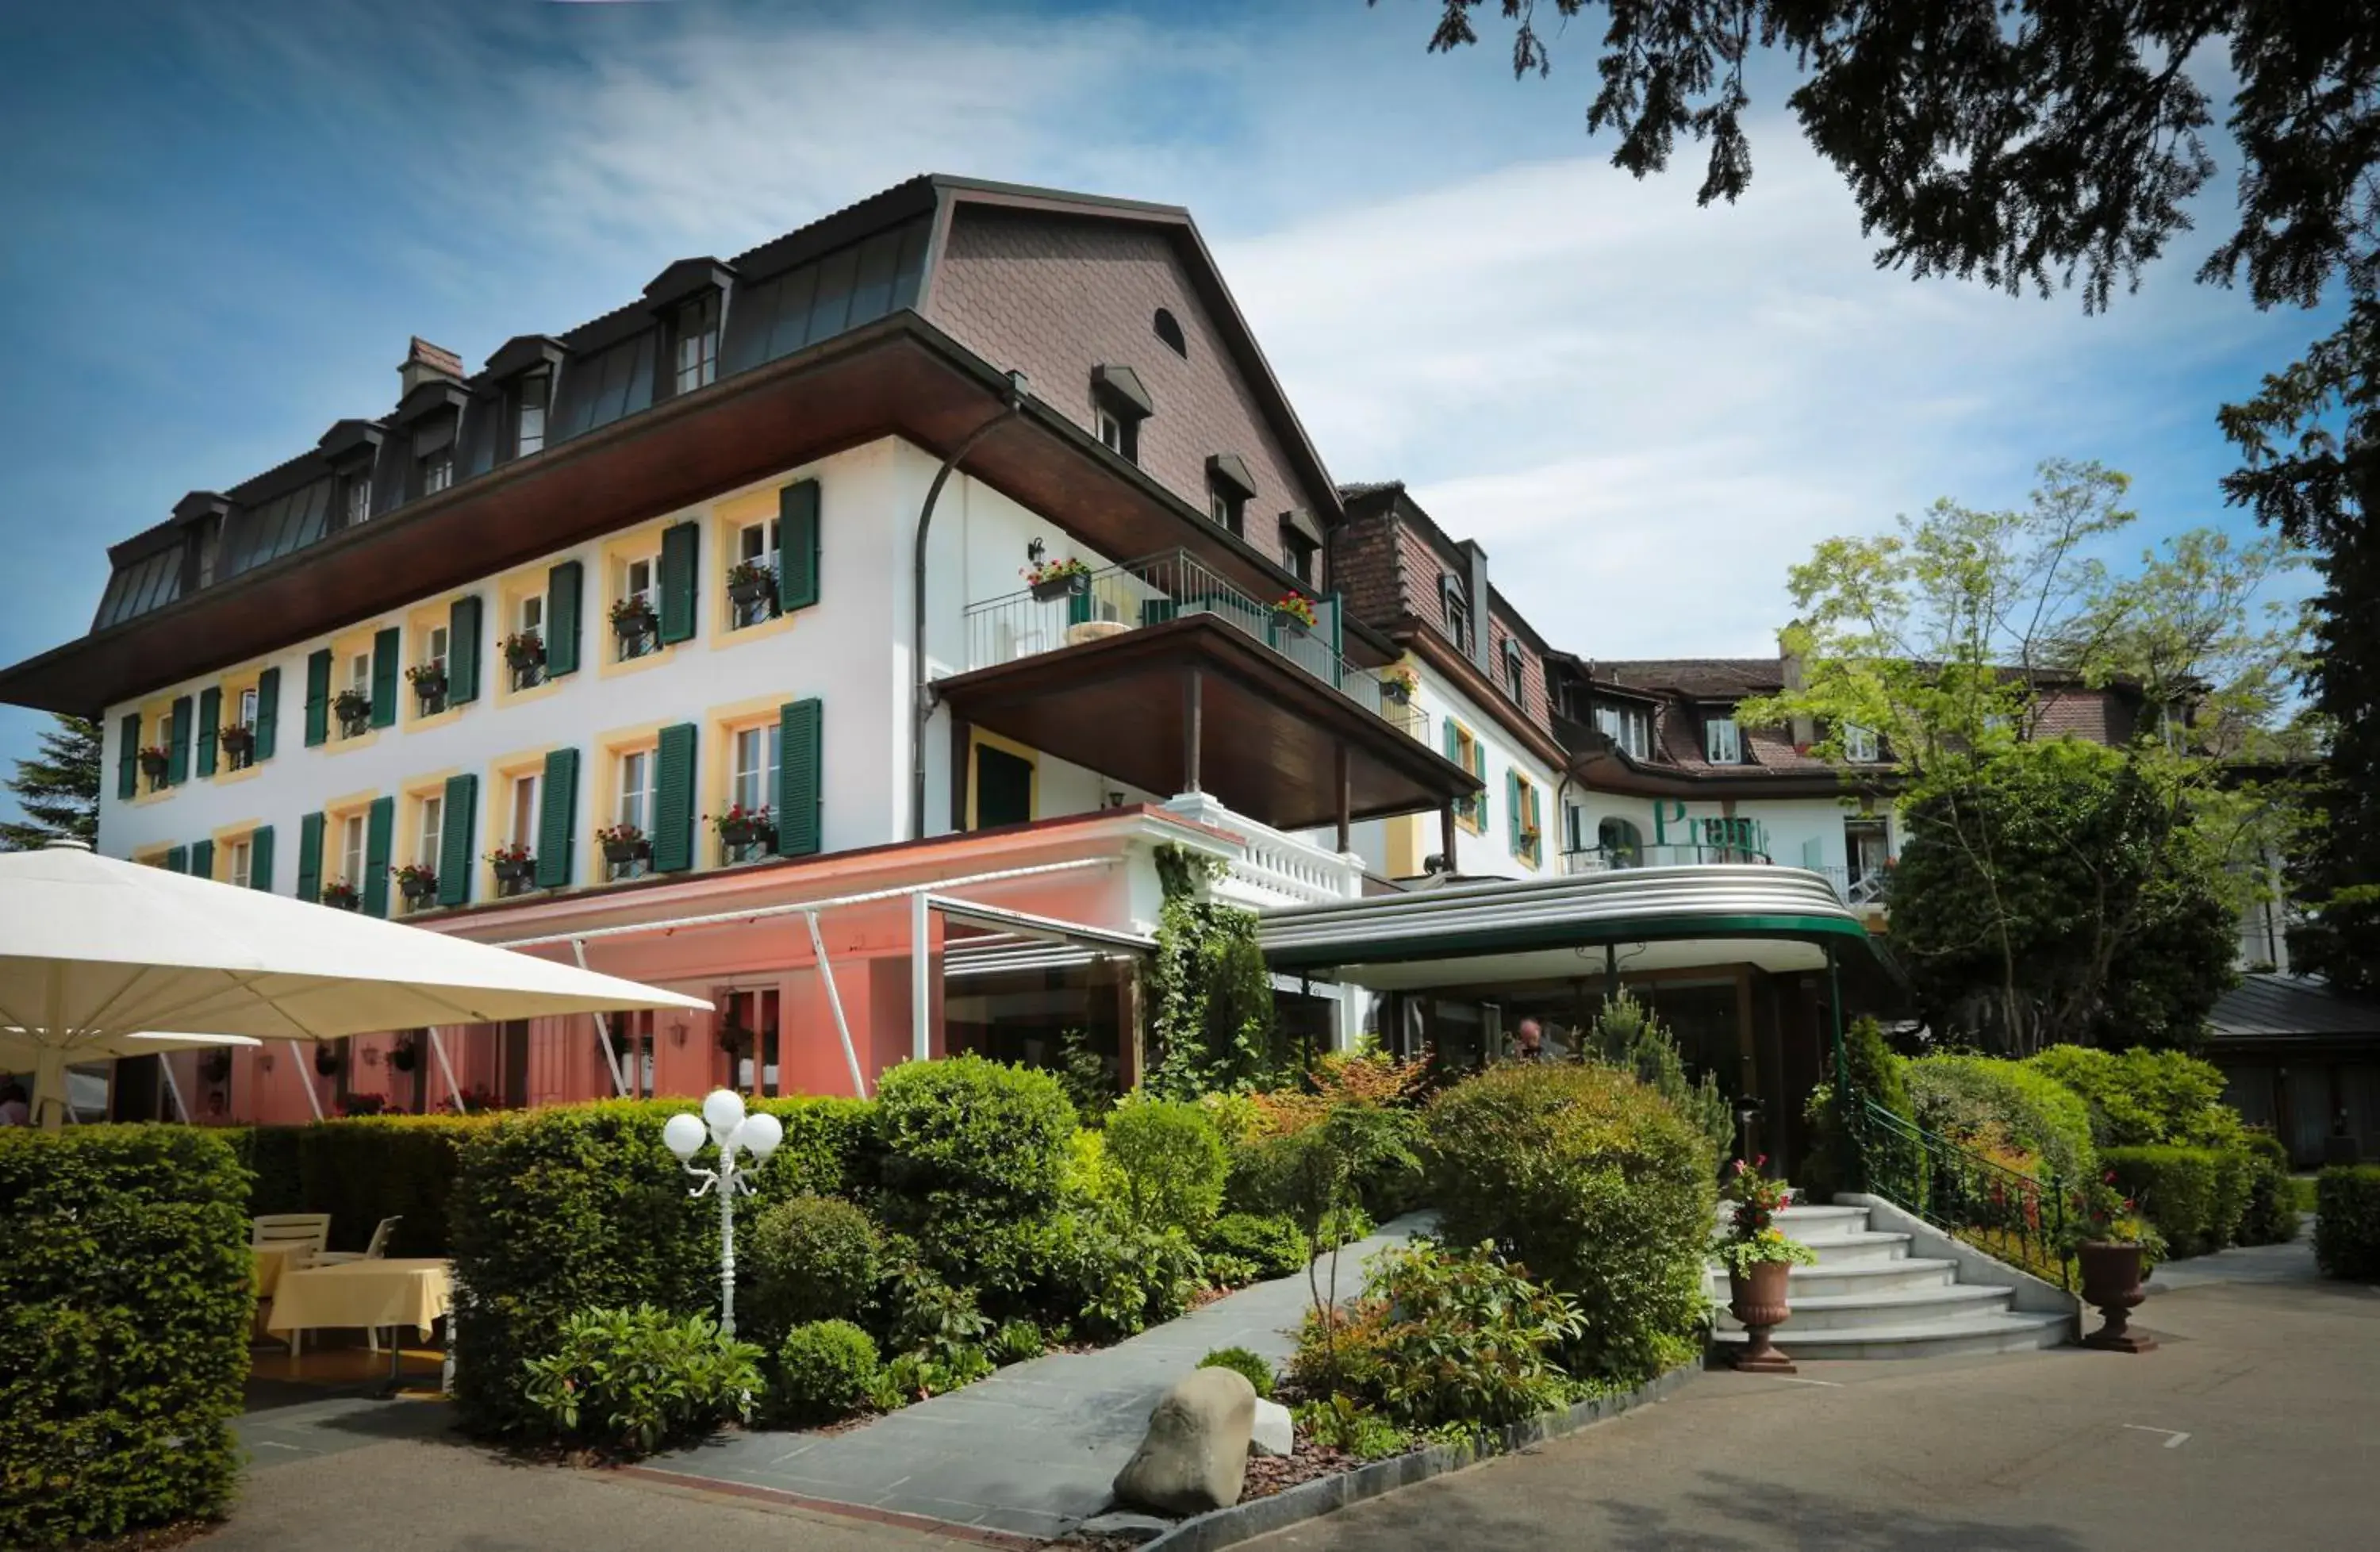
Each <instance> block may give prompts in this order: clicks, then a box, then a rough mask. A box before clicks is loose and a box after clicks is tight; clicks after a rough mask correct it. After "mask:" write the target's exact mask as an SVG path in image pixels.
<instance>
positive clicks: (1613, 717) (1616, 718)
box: [1595, 701, 1653, 760]
mask: <svg viewBox="0 0 2380 1552" xmlns="http://www.w3.org/2000/svg"><path fill="white" fill-rule="evenodd" d="M1595 730H1596V731H1597V733H1600V734H1603V735H1604V736H1605V737H1606V738H1609V739H1610V740H1611V743H1612V746H1614V747H1615V748H1617V749H1619V750H1620V752H1621V753H1622V754H1624V755H1626V756H1627V757H1628V758H1631V759H1637V760H1641V759H1644V758H1645V757H1646V756H1647V755H1648V754H1649V753H1650V752H1651V750H1652V747H1653V719H1652V718H1650V717H1648V716H1646V715H1645V709H1644V708H1643V707H1641V706H1621V705H1616V704H1614V703H1612V702H1610V701H1604V702H1601V703H1599V704H1597V707H1596V709H1595Z"/></svg>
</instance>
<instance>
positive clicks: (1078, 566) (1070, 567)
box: [1021, 555, 1091, 603]
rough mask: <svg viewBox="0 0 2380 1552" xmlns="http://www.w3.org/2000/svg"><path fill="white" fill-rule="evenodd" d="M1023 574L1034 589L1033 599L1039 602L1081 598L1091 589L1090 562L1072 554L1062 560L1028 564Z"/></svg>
mask: <svg viewBox="0 0 2380 1552" xmlns="http://www.w3.org/2000/svg"><path fill="white" fill-rule="evenodd" d="M1021 575H1022V576H1024V578H1025V585H1026V587H1027V588H1031V589H1032V590H1033V600H1034V601H1035V602H1037V603H1050V602H1052V601H1054V600H1058V599H1062V598H1080V597H1082V596H1084V595H1086V594H1087V593H1088V592H1089V591H1090V590H1091V568H1090V566H1089V564H1087V562H1083V561H1079V560H1076V559H1075V558H1074V557H1073V556H1071V555H1070V556H1068V557H1067V558H1066V559H1064V560H1062V561H1043V562H1041V563H1039V564H1036V565H1030V566H1027V567H1026V568H1025V570H1024V571H1023V573H1021Z"/></svg>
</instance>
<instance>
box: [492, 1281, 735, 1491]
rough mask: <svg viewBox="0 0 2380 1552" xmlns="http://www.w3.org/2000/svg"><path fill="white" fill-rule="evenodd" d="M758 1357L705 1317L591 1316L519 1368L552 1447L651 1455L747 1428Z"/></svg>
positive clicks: (577, 1319) (575, 1321)
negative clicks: (735, 1425) (715, 1432)
mask: <svg viewBox="0 0 2380 1552" xmlns="http://www.w3.org/2000/svg"><path fill="white" fill-rule="evenodd" d="M760 1356H761V1354H760V1350H759V1348H757V1347H755V1346H753V1345H752V1344H751V1343H749V1342H741V1341H737V1340H735V1339H734V1338H732V1337H723V1336H722V1335H720V1332H719V1326H718V1323H717V1322H716V1321H714V1320H712V1319H711V1318H710V1316H707V1315H693V1316H675V1315H672V1314H670V1313H669V1312H668V1311H666V1310H658V1309H655V1308H653V1307H652V1306H651V1305H650V1304H640V1305H638V1306H637V1307H636V1308H634V1309H592V1310H587V1311H584V1312H582V1313H580V1314H578V1315H575V1316H571V1317H570V1318H569V1319H568V1320H567V1321H565V1322H564V1323H563V1327H562V1331H561V1340H560V1341H559V1343H558V1344H557V1345H556V1347H555V1349H554V1351H553V1352H552V1353H550V1354H548V1355H546V1356H543V1357H539V1358H531V1359H529V1360H528V1362H527V1363H526V1364H524V1365H523V1367H524V1368H525V1369H526V1370H527V1373H528V1383H527V1385H526V1386H525V1387H524V1395H525V1397H526V1399H527V1400H528V1405H529V1406H530V1407H531V1408H532V1409H534V1411H535V1412H536V1413H537V1414H538V1415H539V1416H540V1417H541V1418H543V1419H544V1421H545V1423H546V1425H547V1426H548V1427H549V1428H550V1429H551V1430H552V1433H553V1437H554V1438H555V1439H556V1440H557V1441H558V1442H561V1443H565V1444H575V1445H584V1446H588V1447H591V1448H595V1449H606V1450H612V1451H615V1452H618V1453H621V1454H630V1455H649V1454H650V1453H652V1452H653V1451H654V1450H656V1449H661V1448H662V1446H663V1445H665V1444H669V1443H672V1442H674V1441H677V1440H682V1439H689V1438H699V1437H702V1436H704V1435H706V1434H708V1433H710V1431H711V1430H712V1429H714V1428H716V1427H718V1426H719V1425H720V1424H722V1423H725V1422H728V1421H731V1420H732V1421H735V1422H739V1423H741V1422H746V1421H748V1420H749V1419H750V1417H751V1415H752V1406H753V1402H754V1400H755V1398H756V1397H757V1396H758V1395H759V1389H760Z"/></svg>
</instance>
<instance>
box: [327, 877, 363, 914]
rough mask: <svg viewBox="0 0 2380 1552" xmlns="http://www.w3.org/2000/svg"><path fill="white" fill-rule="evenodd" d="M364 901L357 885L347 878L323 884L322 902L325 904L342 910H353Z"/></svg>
mask: <svg viewBox="0 0 2380 1552" xmlns="http://www.w3.org/2000/svg"><path fill="white" fill-rule="evenodd" d="M362 901H363V896H362V895H360V894H358V893H357V892H356V886H355V885H353V884H351V883H349V882H347V881H346V879H337V880H335V881H334V882H332V883H327V884H324V885H323V886H322V903H323V904H325V905H331V906H335V907H337V908H338V909H339V910H342V911H352V910H354V909H355V908H356V907H357V906H358V904H360V903H362Z"/></svg>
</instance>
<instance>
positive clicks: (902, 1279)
mask: <svg viewBox="0 0 2380 1552" xmlns="http://www.w3.org/2000/svg"><path fill="white" fill-rule="evenodd" d="M892 1290H893V1291H892V1345H893V1348H894V1349H895V1350H896V1351H898V1352H904V1353H917V1354H919V1355H921V1356H923V1357H926V1358H929V1359H932V1360H934V1361H935V1362H937V1363H945V1364H946V1363H949V1362H950V1361H951V1358H952V1356H953V1354H954V1353H956V1352H959V1351H960V1350H961V1349H964V1348H972V1347H975V1346H977V1344H979V1343H980V1342H981V1341H982V1340H983V1338H984V1334H985V1333H986V1332H988V1331H990V1329H991V1322H990V1321H989V1320H987V1319H985V1318H984V1315H983V1311H982V1310H981V1309H979V1308H978V1307H977V1304H976V1296H975V1293H974V1291H973V1290H971V1289H965V1288H953V1287H952V1286H951V1285H950V1284H949V1283H947V1282H944V1281H943V1280H942V1279H941V1278H940V1277H938V1276H936V1275H935V1273H934V1271H933V1269H932V1268H931V1267H925V1266H920V1265H917V1264H915V1263H912V1264H911V1265H909V1266H907V1267H903V1268H902V1269H901V1270H900V1271H899V1272H898V1273H896V1274H894V1277H893V1279H892Z"/></svg>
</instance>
